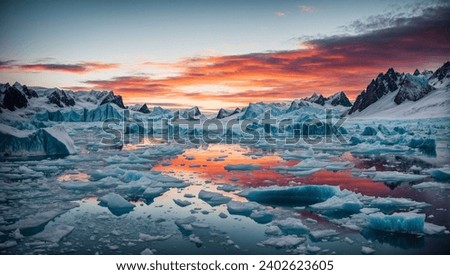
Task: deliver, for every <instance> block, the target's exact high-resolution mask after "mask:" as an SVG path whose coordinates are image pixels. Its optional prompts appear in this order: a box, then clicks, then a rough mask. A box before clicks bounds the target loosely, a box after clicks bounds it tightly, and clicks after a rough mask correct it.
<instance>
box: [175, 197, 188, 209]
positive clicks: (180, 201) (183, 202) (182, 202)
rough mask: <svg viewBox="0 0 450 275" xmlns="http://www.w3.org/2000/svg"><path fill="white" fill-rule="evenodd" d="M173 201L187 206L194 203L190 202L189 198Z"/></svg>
mask: <svg viewBox="0 0 450 275" xmlns="http://www.w3.org/2000/svg"><path fill="white" fill-rule="evenodd" d="M173 202H174V203H176V204H177V205H178V206H180V207H186V206H188V205H191V204H192V202H190V201H188V200H180V199H173Z"/></svg>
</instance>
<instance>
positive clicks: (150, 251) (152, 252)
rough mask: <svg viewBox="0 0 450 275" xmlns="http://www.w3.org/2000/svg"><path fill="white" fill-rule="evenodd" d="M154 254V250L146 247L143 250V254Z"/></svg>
mask: <svg viewBox="0 0 450 275" xmlns="http://www.w3.org/2000/svg"><path fill="white" fill-rule="evenodd" d="M153 254H154V250H152V249H149V248H146V249H144V250H143V251H141V255H153Z"/></svg>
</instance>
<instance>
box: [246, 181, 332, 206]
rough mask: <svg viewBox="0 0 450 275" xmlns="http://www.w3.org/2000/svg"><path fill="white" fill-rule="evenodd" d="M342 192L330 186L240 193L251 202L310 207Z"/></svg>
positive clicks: (305, 186) (253, 189) (261, 189)
mask: <svg viewBox="0 0 450 275" xmlns="http://www.w3.org/2000/svg"><path fill="white" fill-rule="evenodd" d="M339 192H340V189H339V187H337V186H329V185H302V186H293V187H291V186H287V187H286V186H285V187H280V186H270V187H259V188H252V189H247V190H244V191H242V192H241V193H239V195H240V196H243V197H245V198H247V199H248V200H250V201H256V202H259V203H265V204H271V205H294V206H295V205H310V204H314V203H318V202H323V201H326V200H327V199H329V198H331V197H333V196H334V195H336V194H338V193H339Z"/></svg>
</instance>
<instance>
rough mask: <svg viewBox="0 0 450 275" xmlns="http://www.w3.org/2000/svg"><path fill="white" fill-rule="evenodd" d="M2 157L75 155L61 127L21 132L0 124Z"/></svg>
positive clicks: (69, 139) (71, 142)
mask: <svg viewBox="0 0 450 275" xmlns="http://www.w3.org/2000/svg"><path fill="white" fill-rule="evenodd" d="M0 152H1V154H2V156H53V155H71V154H75V147H74V143H73V140H72V139H71V138H70V137H69V136H68V135H67V133H66V131H65V130H64V127H63V126H60V125H58V126H53V127H52V128H42V129H38V130H36V131H22V130H18V129H16V128H13V127H11V126H8V125H4V124H0Z"/></svg>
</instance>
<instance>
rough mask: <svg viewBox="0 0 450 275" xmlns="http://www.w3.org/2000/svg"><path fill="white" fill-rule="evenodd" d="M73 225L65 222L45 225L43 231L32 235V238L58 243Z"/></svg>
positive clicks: (69, 231)
mask: <svg viewBox="0 0 450 275" xmlns="http://www.w3.org/2000/svg"><path fill="white" fill-rule="evenodd" d="M74 228H75V227H73V226H70V225H65V224H57V225H52V226H50V225H49V226H47V228H45V229H44V231H42V232H39V233H38V234H36V235H34V236H33V238H34V239H37V240H41V241H46V242H52V243H58V242H59V241H60V240H61V239H62V238H64V237H66V236H67V235H69V234H70V233H71V232H72V231H73V230H74Z"/></svg>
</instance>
